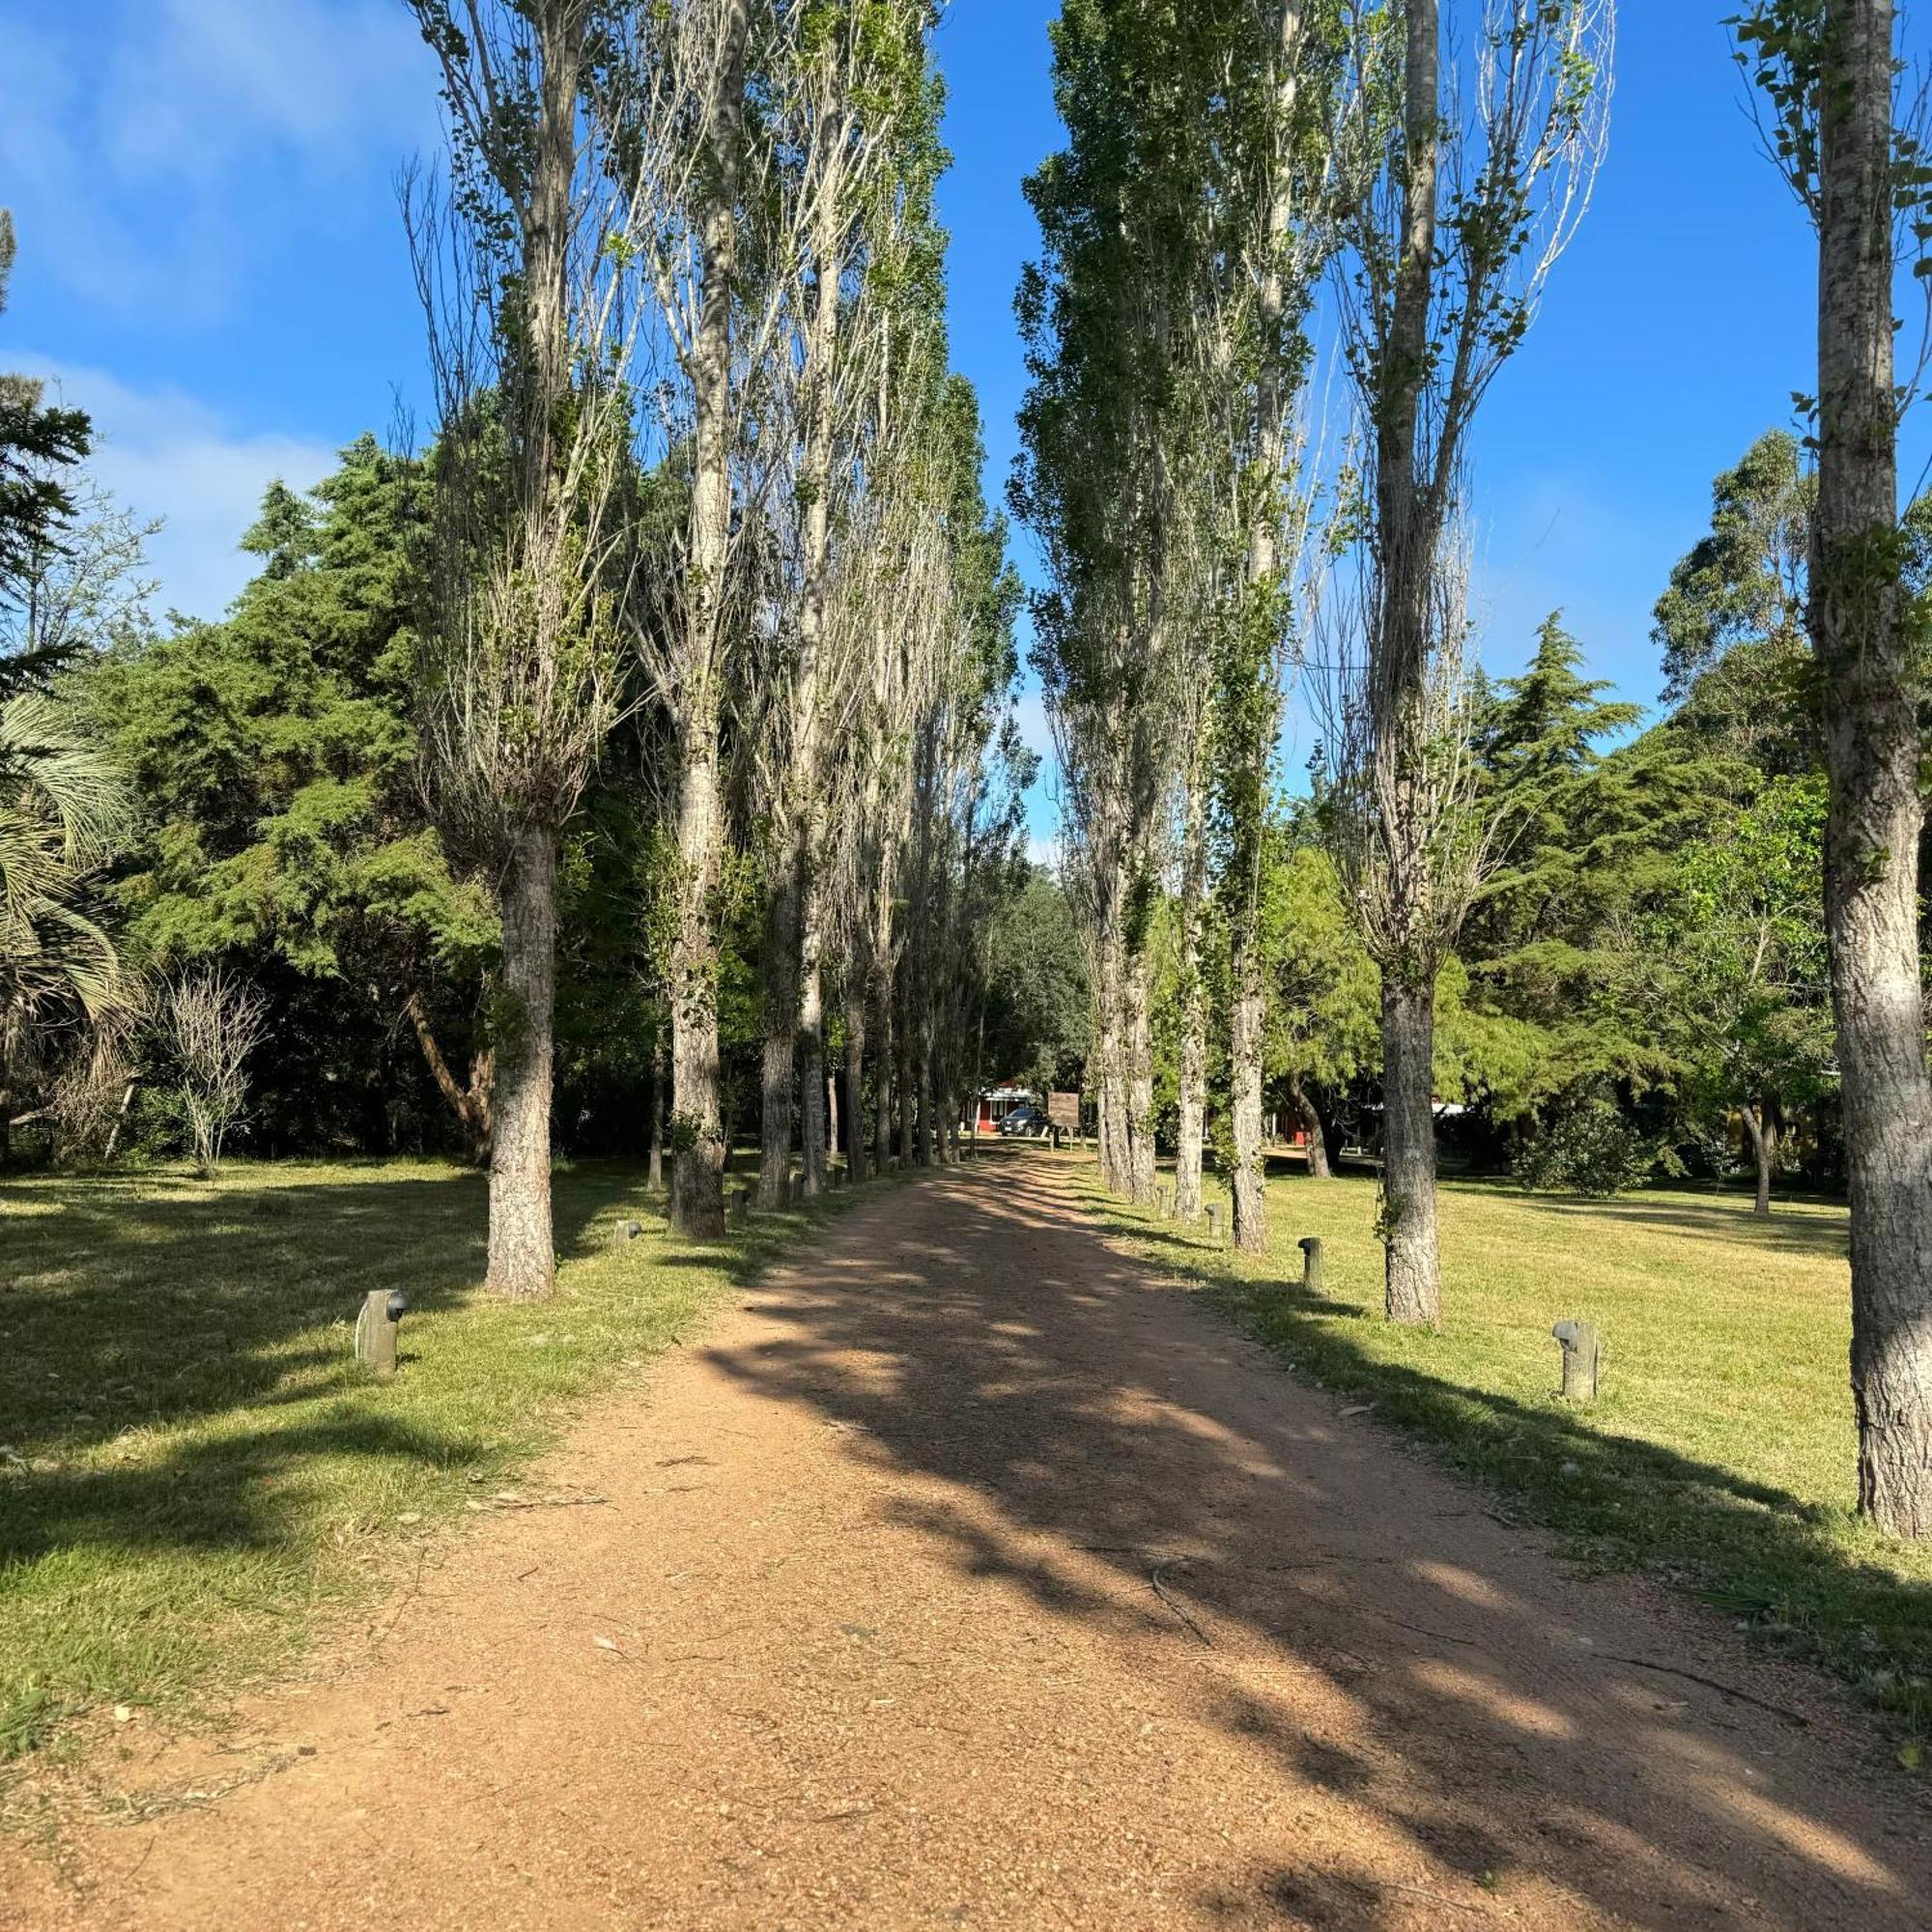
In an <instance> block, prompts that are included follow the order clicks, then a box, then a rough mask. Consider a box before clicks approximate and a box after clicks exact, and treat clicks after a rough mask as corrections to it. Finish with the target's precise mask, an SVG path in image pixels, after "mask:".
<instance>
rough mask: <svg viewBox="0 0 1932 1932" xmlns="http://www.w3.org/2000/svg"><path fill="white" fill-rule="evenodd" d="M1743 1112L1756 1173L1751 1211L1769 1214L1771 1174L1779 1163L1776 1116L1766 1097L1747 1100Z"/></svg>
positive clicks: (1746, 1134) (1746, 1135)
mask: <svg viewBox="0 0 1932 1932" xmlns="http://www.w3.org/2000/svg"><path fill="white" fill-rule="evenodd" d="M1743 1113H1744V1121H1745V1137H1746V1139H1747V1140H1748V1141H1749V1142H1750V1147H1751V1162H1752V1165H1753V1166H1754V1168H1755V1169H1756V1172H1757V1195H1756V1198H1755V1199H1754V1201H1753V1202H1752V1204H1751V1212H1752V1213H1754V1214H1769V1213H1770V1212H1771V1174H1772V1169H1773V1168H1774V1167H1776V1164H1777V1117H1776V1114H1775V1113H1774V1112H1773V1111H1772V1109H1771V1107H1770V1105H1769V1103H1768V1102H1766V1101H1763V1100H1747V1101H1746V1102H1745V1104H1744V1108H1743Z"/></svg>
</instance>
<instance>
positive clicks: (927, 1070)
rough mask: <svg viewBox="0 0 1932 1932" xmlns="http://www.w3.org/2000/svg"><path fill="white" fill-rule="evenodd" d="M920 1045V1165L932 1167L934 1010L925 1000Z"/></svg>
mask: <svg viewBox="0 0 1932 1932" xmlns="http://www.w3.org/2000/svg"><path fill="white" fill-rule="evenodd" d="M917 1010H918V1014H919V1017H918V1020H917V1026H918V1039H919V1045H918V1047H917V1049H916V1052H915V1055H914V1072H915V1075H916V1077H917V1079H918V1082H919V1164H920V1166H922V1167H930V1166H931V1165H932V1159H933V1151H932V1147H933V1125H934V1122H933V1114H932V1057H933V1054H932V1009H931V1008H930V1007H929V1006H928V1004H927V1003H926V1002H925V1001H924V1000H921V1002H920V1004H919V1007H918V1009H917Z"/></svg>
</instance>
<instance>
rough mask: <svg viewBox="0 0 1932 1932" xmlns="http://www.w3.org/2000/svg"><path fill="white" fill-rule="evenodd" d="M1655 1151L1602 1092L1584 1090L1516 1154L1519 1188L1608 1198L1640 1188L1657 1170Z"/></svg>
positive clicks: (1539, 1191)
mask: <svg viewBox="0 0 1932 1932" xmlns="http://www.w3.org/2000/svg"><path fill="white" fill-rule="evenodd" d="M1659 1153H1660V1150H1659V1148H1658V1147H1657V1145H1656V1143H1655V1142H1654V1141H1652V1140H1650V1139H1649V1138H1648V1137H1647V1136H1645V1135H1644V1134H1643V1133H1642V1132H1640V1131H1639V1130H1638V1129H1637V1127H1636V1126H1635V1125H1634V1124H1633V1123H1632V1122H1630V1121H1629V1120H1627V1119H1626V1118H1625V1117H1624V1114H1623V1112H1622V1110H1621V1109H1620V1108H1619V1107H1618V1106H1617V1104H1616V1102H1615V1101H1614V1100H1613V1099H1611V1098H1610V1097H1609V1096H1608V1095H1607V1094H1585V1095H1584V1096H1582V1097H1581V1098H1580V1099H1577V1100H1575V1101H1573V1102H1571V1103H1570V1104H1568V1105H1566V1106H1565V1107H1563V1108H1562V1109H1561V1110H1560V1111H1559V1112H1558V1113H1557V1115H1556V1117H1555V1119H1554V1120H1552V1121H1550V1122H1548V1124H1546V1125H1545V1127H1544V1128H1543V1130H1542V1132H1540V1133H1539V1134H1538V1135H1537V1136H1536V1138H1535V1139H1534V1140H1532V1141H1531V1142H1530V1144H1529V1146H1528V1147H1527V1148H1525V1149H1524V1150H1523V1151H1522V1152H1520V1154H1518V1156H1517V1158H1516V1165H1515V1173H1516V1179H1517V1182H1518V1184H1519V1185H1520V1186H1522V1187H1524V1188H1527V1189H1529V1190H1530V1191H1531V1192H1535V1193H1555V1194H1584V1195H1592V1196H1595V1197H1597V1198H1599V1199H1605V1200H1606V1199H1608V1198H1609V1197H1610V1196H1611V1195H1614V1194H1624V1193H1628V1192H1629V1190H1630V1189H1631V1188H1633V1187H1637V1186H1640V1185H1641V1184H1642V1183H1643V1182H1644V1181H1646V1180H1648V1179H1650V1177H1651V1175H1652V1174H1653V1173H1655V1172H1656V1169H1657V1163H1658V1158H1659Z"/></svg>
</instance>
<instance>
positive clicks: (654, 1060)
mask: <svg viewBox="0 0 1932 1932" xmlns="http://www.w3.org/2000/svg"><path fill="white" fill-rule="evenodd" d="M664 1148H665V1040H664V1028H663V1027H659V1028H658V1031H657V1037H656V1039H654V1040H653V1041H652V1042H651V1166H650V1176H649V1179H650V1186H651V1189H652V1191H653V1192H654V1193H655V1192H656V1191H658V1190H659V1189H661V1188H662V1187H663V1186H664V1184H665V1154H664Z"/></svg>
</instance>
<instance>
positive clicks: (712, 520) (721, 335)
mask: <svg viewBox="0 0 1932 1932" xmlns="http://www.w3.org/2000/svg"><path fill="white" fill-rule="evenodd" d="M748 30H749V10H748V8H747V7H746V6H745V5H744V4H742V0H740V4H736V5H733V6H731V7H730V8H729V9H728V11H727V12H726V14H725V30H724V31H725V44H724V47H723V50H722V55H721V58H720V60H719V62H718V68H717V81H716V85H715V88H714V90H713V92H712V95H711V98H710V99H709V100H708V101H707V102H706V103H705V110H704V125H703V128H702V131H701V138H702V139H703V141H704V143H705V146H706V148H707V150H708V151H709V156H710V161H711V165H710V168H709V170H708V171H707V173H706V174H705V176H704V177H703V179H704V181H705V184H706V190H707V196H708V198H707V200H706V204H705V207H704V212H703V218H702V221H701V224H700V226H701V230H702V236H703V270H702V276H703V289H702V297H701V302H700V308H699V316H698V327H697V336H696V343H695V344H694V346H693V351H692V358H691V359H692V372H691V379H692V402H693V436H694V443H695V453H694V464H693V474H692V491H691V539H690V554H689V559H688V575H689V580H690V581H689V587H688V599H687V611H686V623H687V626H688V629H687V634H686V636H685V638H684V639H683V650H682V665H681V669H682V673H683V676H682V682H681V685H680V689H679V693H678V700H679V701H678V712H679V717H678V721H677V722H678V754H679V765H680V772H679V786H678V806H677V847H678V875H677V929H676V937H675V940H674V942H673V946H672V954H671V1080H672V1084H673V1086H674V1088H675V1090H676V1093H677V1114H676V1117H675V1122H674V1126H675V1132H674V1135H673V1148H674V1151H673V1156H672V1163H671V1201H670V1223H671V1226H672V1227H673V1228H675V1229H676V1230H677V1231H678V1233H680V1234H683V1235H696V1236H712V1235H722V1234H723V1233H724V1232H725V1127H724V1122H723V1120H722V1119H721V1118H720V1113H719V1092H718V938H717V931H716V925H715V921H714V917H713V901H714V899H715V897H716V895H717V891H718V880H719V874H720V870H721V867H722V862H723V854H724V841H725V814H724V800H723V797H722V795H721V791H720V786H719V774H718V760H719V742H718V705H719V694H718V677H719V664H718V656H719V650H720V646H721V632H722V629H723V625H724V620H725V580H726V574H727V571H728V568H729V561H730V546H731V476H730V456H731V451H730V414H731V301H732V294H733V285H734V283H735V281H736V279H737V270H738V210H737V201H738V175H739V156H740V149H741V143H742V140H743V134H744V120H745V41H746V36H747V33H748Z"/></svg>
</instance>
